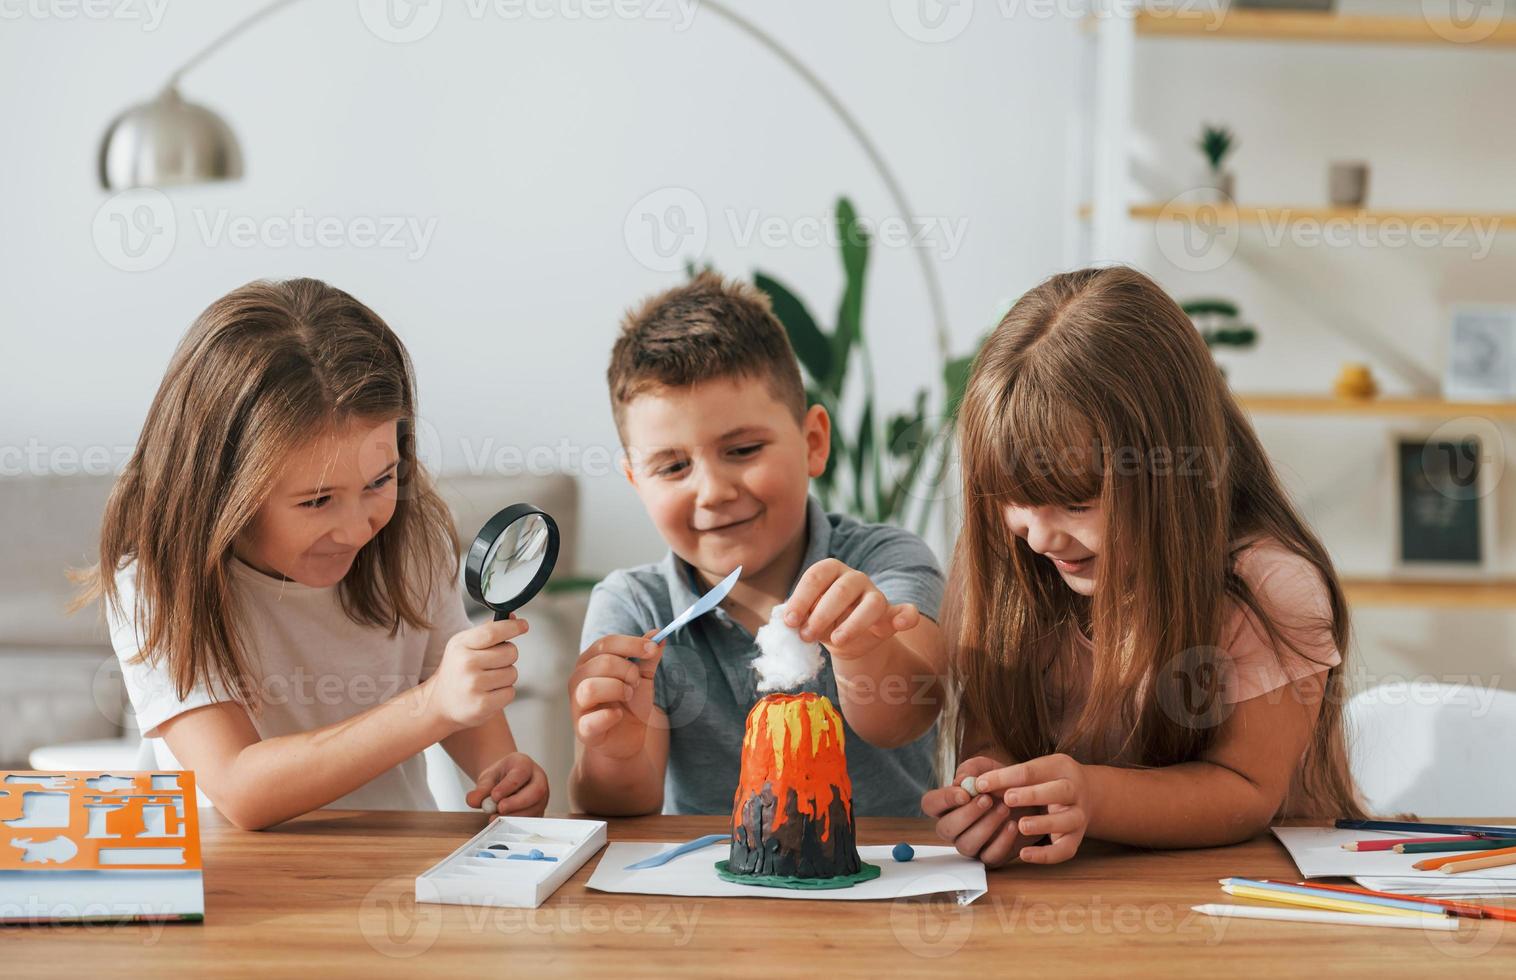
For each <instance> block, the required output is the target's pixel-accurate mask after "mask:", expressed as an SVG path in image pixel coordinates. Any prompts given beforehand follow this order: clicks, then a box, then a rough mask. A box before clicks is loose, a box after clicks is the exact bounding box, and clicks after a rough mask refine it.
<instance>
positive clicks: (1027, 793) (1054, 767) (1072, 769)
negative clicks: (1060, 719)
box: [975, 754, 1090, 864]
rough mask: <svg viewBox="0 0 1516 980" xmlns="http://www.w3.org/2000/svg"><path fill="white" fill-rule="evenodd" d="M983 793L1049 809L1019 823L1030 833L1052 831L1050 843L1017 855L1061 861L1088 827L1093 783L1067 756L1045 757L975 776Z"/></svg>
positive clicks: (1031, 861)
mask: <svg viewBox="0 0 1516 980" xmlns="http://www.w3.org/2000/svg"><path fill="white" fill-rule="evenodd" d="M975 782H976V784H977V787H978V789H979V791H980V792H981V793H1003V796H1002V798H1001V801H1002V802H1003V803H1004V804H1005V805H1007V806H1013V807H1027V806H1032V807H1047V812H1046V813H1034V814H1032V815H1030V816H1025V817H1022V818H1021V819H1020V820H1019V821H1018V828H1019V829H1020V831H1021V833H1023V834H1025V835H1026V836H1028V837H1041V836H1042V835H1043V834H1051V835H1052V838H1053V840H1052V843H1051V844H1046V845H1043V846H1040V847H1023V848H1021V849H1020V851H1019V852H1018V854H1017V856H1018V857H1020V858H1021V860H1023V861H1026V862H1027V863H1028V864H1057V863H1058V862H1060V861H1067V860H1068V859H1069V858H1071V857H1073V856H1074V853H1075V852H1076V851H1078V850H1079V845H1080V844H1081V843H1082V842H1083V841H1084V832H1085V830H1086V829H1087V828H1088V827H1089V825H1090V815H1089V814H1090V807H1089V802H1090V801H1089V781H1088V779H1087V778H1086V777H1085V771H1084V766H1082V765H1080V764H1079V763H1078V762H1076V761H1074V760H1073V759H1071V758H1069V757H1068V756H1066V755H1062V754H1059V755H1044V756H1040V757H1039V758H1036V759H1032V760H1030V761H1027V762H1023V763H1020V764H1019V765H1014V766H1007V767H1005V768H1004V769H996V770H994V771H993V772H989V773H986V774H985V775H983V776H977V777H976V779H975Z"/></svg>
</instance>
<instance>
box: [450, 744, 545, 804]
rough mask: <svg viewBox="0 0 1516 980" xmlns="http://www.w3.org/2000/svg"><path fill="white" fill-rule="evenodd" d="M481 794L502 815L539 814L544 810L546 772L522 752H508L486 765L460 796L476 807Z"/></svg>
mask: <svg viewBox="0 0 1516 980" xmlns="http://www.w3.org/2000/svg"><path fill="white" fill-rule="evenodd" d="M485 797H491V798H492V799H494V801H495V812H496V813H497V814H500V815H502V816H503V815H505V814H507V813H516V814H520V815H522V816H527V817H540V816H542V814H543V812H544V811H545V810H546V809H547V773H545V772H543V771H542V767H541V766H539V765H537V763H535V762H533V761H532V759H531V756H529V755H527V754H526V753H525V752H512V753H511V754H510V755H508V756H504V757H503V758H501V759H500V760H499V761H498V762H495V763H492V764H491V765H490V766H488V767H486V768H485V770H484V772H481V773H480V774H479V780H478V782H476V783H475V784H474V788H473V789H471V790H469V792H468V796H466V797H464V799H465V800H466V801H467V802H468V805H469V806H471V807H473V808H474V809H476V810H477V809H478V808H479V806H480V804H482V803H483V802H484V799H485Z"/></svg>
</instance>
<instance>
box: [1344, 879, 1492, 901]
mask: <svg viewBox="0 0 1516 980" xmlns="http://www.w3.org/2000/svg"><path fill="white" fill-rule="evenodd" d="M1419 874H1420V877H1417V878H1380V877H1375V876H1373V875H1354V876H1353V880H1354V881H1356V882H1358V884H1359V885H1361V886H1363V887H1364V888H1371V889H1373V890H1374V891H1376V892H1390V893H1391V894H1395V895H1420V896H1423V897H1425V898H1449V899H1452V898H1501V899H1506V900H1507V901H1516V881H1513V880H1511V879H1509V878H1483V879H1479V880H1477V881H1462V880H1460V879H1463V878H1467V877H1468V875H1467V874H1461V875H1442V877H1443V878H1445V879H1446V880H1445V881H1438V880H1436V878H1435V877H1434V876H1432V875H1428V874H1425V873H1419Z"/></svg>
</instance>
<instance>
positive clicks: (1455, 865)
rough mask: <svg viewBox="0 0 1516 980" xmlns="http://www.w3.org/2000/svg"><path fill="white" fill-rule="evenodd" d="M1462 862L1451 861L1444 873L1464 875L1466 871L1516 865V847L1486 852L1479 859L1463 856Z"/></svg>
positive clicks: (1446, 865) (1445, 865)
mask: <svg viewBox="0 0 1516 980" xmlns="http://www.w3.org/2000/svg"><path fill="white" fill-rule="evenodd" d="M1460 857H1462V858H1463V860H1462V861H1451V862H1449V863H1447V864H1444V865H1443V866H1442V873H1443V874H1447V875H1456V874H1462V873H1463V872H1465V871H1483V870H1484V869H1485V868H1504V867H1506V866H1508V865H1512V864H1516V847H1503V848H1501V849H1500V850H1498V851H1485V852H1484V854H1482V855H1480V856H1479V857H1477V858H1471V857H1469V856H1468V855H1467V854H1462V855H1460Z"/></svg>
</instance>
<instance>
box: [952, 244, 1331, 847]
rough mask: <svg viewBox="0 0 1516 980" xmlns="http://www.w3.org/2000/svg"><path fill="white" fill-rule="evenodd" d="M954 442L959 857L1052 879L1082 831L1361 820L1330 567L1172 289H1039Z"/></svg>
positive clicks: (1224, 834)
mask: <svg viewBox="0 0 1516 980" xmlns="http://www.w3.org/2000/svg"><path fill="white" fill-rule="evenodd" d="M958 436H959V440H960V444H961V447H962V479H963V494H964V501H963V503H964V521H963V529H962V533H961V536H960V537H959V539H958V542H957V545H956V548H955V552H954V560H953V570H952V574H951V576H950V583H949V596H950V601H949V603H948V605H947V607H946V610H947V611H946V613H945V620H946V625H945V629H946V632H947V635H948V639H949V643H950V645H951V649H952V651H953V667H954V671H955V674H956V680H957V685H958V687H959V689H960V695H961V697H960V698H959V709H958V712H957V719H956V723H955V725H954V726H952V727H953V729H954V730H955V732H956V737H957V740H958V744H957V749H958V759H959V760H960V763H959V767H958V771H957V772H956V773H955V775H954V785H951V786H947V787H943V788H941V789H935V790H932V791H931V792H929V793H927V794H926V795H925V797H923V800H922V807H923V809H924V810H925V812H926V813H927V815H928V816H932V817H935V818H937V829H938V833H939V834H940V835H941V836H942V837H943V838H944V839H946V840H949V841H952V842H954V843H955V845H956V846H957V848H958V850H959V851H960V852H961V853H963V854H966V855H972V856H977V857H979V858H980V859H981V860H983V861H984V862H985V863H986V864H990V865H997V864H1001V863H1004V862H1005V861H1008V860H1012V859H1018V858H1019V859H1020V860H1022V861H1027V862H1032V863H1044V864H1045V863H1053V862H1058V861H1064V860H1067V859H1068V858H1070V857H1072V856H1073V855H1074V853H1075V852H1076V851H1077V850H1078V848H1079V845H1080V843H1081V841H1082V840H1083V839H1084V838H1085V837H1086V836H1089V837H1093V838H1098V839H1102V840H1108V841H1115V842H1119V843H1126V844H1132V845H1138V846H1147V847H1207V846H1215V845H1220V844H1227V843H1232V842H1235V841H1239V840H1244V839H1246V838H1248V837H1251V836H1253V835H1255V834H1257V833H1259V832H1261V831H1263V830H1264V829H1266V828H1267V827H1268V825H1269V823H1270V821H1271V820H1273V819H1274V818H1276V817H1277V816H1281V815H1302V816H1316V817H1327V816H1332V817H1336V816H1355V815H1361V809H1360V802H1359V799H1358V796H1357V793H1356V791H1355V789H1354V786H1353V783H1352V779H1351V776H1350V775H1349V773H1348V765H1347V753H1346V750H1345V746H1344V733H1343V723H1342V722H1343V719H1342V701H1343V695H1342V688H1343V677H1342V673H1343V660H1342V658H1343V655H1345V654H1346V652H1347V650H1348V645H1349V628H1348V609H1347V605H1346V603H1345V601H1344V599H1343V592H1342V588H1341V585H1340V584H1339V582H1338V580H1337V575H1336V573H1335V571H1334V569H1333V567H1332V562H1331V559H1330V558H1329V557H1328V556H1327V553H1326V550H1325V549H1324V548H1323V547H1322V545H1321V543H1320V541H1319V540H1318V539H1317V538H1316V536H1315V534H1313V533H1312V531H1311V530H1310V528H1309V527H1307V526H1306V524H1305V522H1304V521H1303V520H1302V519H1301V518H1300V516H1299V515H1298V514H1297V513H1296V511H1295V509H1294V507H1293V506H1292V505H1291V503H1290V501H1289V498H1288V496H1287V495H1286V493H1285V491H1284V490H1283V488H1282V487H1281V486H1280V483H1279V480H1278V478H1277V477H1276V475H1275V473H1274V470H1273V467H1272V465H1271V464H1270V462H1269V459H1268V456H1267V455H1266V454H1265V452H1264V450H1263V447H1262V445H1261V444H1260V442H1259V440H1258V437H1257V435H1256V434H1255V433H1254V432H1253V429H1252V427H1251V425H1250V424H1249V422H1248V420H1247V418H1246V417H1245V416H1244V414H1243V412H1242V410H1241V409H1240V408H1239V407H1238V405H1237V402H1236V400H1235V399H1234V398H1233V397H1232V395H1231V393H1230V391H1229V389H1228V387H1227V384H1226V381H1225V378H1224V377H1223V376H1222V374H1221V371H1220V370H1219V369H1218V367H1217V366H1216V364H1215V362H1214V361H1213V359H1212V358H1211V355H1210V352H1209V351H1208V350H1207V348H1206V345H1205V343H1204V341H1203V340H1202V338H1201V336H1200V334H1199V333H1198V332H1197V331H1196V330H1195V328H1194V325H1193V324H1192V323H1191V321H1190V320H1189V318H1188V317H1187V316H1186V315H1185V314H1184V312H1183V311H1182V310H1181V309H1180V308H1179V306H1178V305H1177V304H1176V303H1175V302H1174V301H1173V300H1172V299H1171V298H1170V297H1169V296H1167V295H1166V294H1165V293H1164V292H1163V290H1162V289H1161V288H1159V286H1158V285H1157V284H1156V283H1154V282H1153V281H1152V280H1151V279H1149V278H1147V277H1146V276H1144V275H1142V274H1141V273H1139V272H1136V271H1135V270H1132V269H1129V268H1124V267H1110V268H1093V269H1085V270H1081V271H1078V272H1072V273H1067V274H1063V275H1056V276H1053V277H1052V278H1050V279H1048V280H1046V281H1045V282H1043V283H1042V284H1040V285H1038V286H1037V287H1035V288H1034V289H1032V290H1031V291H1030V292H1028V293H1027V294H1026V295H1025V296H1023V297H1022V298H1021V299H1020V300H1019V301H1018V302H1017V303H1016V304H1015V306H1014V307H1012V309H1011V310H1010V312H1009V313H1007V314H1006V316H1005V318H1004V319H1003V320H1002V321H1001V322H1000V324H999V326H998V327H997V328H996V329H995V331H994V332H993V334H992V335H991V336H990V338H989V339H988V341H987V342H986V344H985V346H984V348H983V350H982V351H981V352H980V353H979V356H978V358H977V359H976V361H975V363H974V369H973V374H972V377H971V378H970V380H969V384H968V388H967V391H966V393H965V397H964V399H963V403H962V407H961V409H960V412H959V417H958ZM968 776H973V777H974V780H973V782H972V783H969V785H968V786H964V785H961V784H960V783H959V781H960V780H963V781H965V782H967V780H965V777H968ZM970 789H972V790H973V791H974V792H972V793H971V792H970ZM1045 835H1046V838H1045V839H1044V837H1045Z"/></svg>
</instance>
